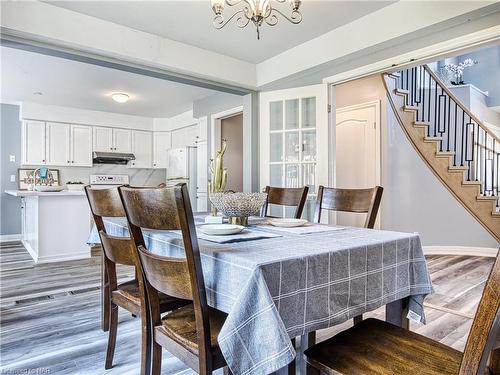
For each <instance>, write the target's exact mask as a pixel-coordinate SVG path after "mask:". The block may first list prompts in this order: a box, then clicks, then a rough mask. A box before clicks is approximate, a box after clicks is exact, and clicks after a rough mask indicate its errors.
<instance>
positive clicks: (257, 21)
mask: <svg viewBox="0 0 500 375" xmlns="http://www.w3.org/2000/svg"><path fill="white" fill-rule="evenodd" d="M274 1H276V2H278V3H286V2H288V3H289V4H290V7H291V8H292V12H291V14H290V16H287V15H285V14H284V13H283V12H281V11H280V10H279V9H277V8H274V7H273V6H272V5H271V0H212V9H213V11H214V13H215V16H214V20H213V23H214V26H215V28H216V29H222V28H223V27H224V26H226V25H227V24H228V23H229V22H230V21H231V20H232V19H233V18H236V25H237V26H238V27H239V28H244V27H246V26H247V25H248V24H249V23H250V21H252V22H253V23H254V25H255V27H256V28H257V39H260V27H261V26H262V24H263V23H264V22H265V23H266V24H267V25H269V26H275V25H276V24H277V23H278V20H279V18H278V15H281V16H282V17H283V18H285V19H286V20H288V21H290V22H291V23H293V24H298V23H300V21H302V14H301V13H300V11H299V7H300V3H301V0H274ZM224 4H227V5H229V6H231V7H232V6H235V5H238V4H242V8H241V9H239V10H237V11H236V12H235V13H233V15H232V16H231V17H229V18H228V19H227V20H225V19H224V16H223V15H222V11H223V10H224Z"/></svg>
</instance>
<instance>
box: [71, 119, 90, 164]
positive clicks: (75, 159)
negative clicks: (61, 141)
mask: <svg viewBox="0 0 500 375" xmlns="http://www.w3.org/2000/svg"><path fill="white" fill-rule="evenodd" d="M71 165H73V166H75V167H91V166H92V128H91V127H90V126H83V125H71Z"/></svg>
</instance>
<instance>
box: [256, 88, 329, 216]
mask: <svg viewBox="0 0 500 375" xmlns="http://www.w3.org/2000/svg"><path fill="white" fill-rule="evenodd" d="M328 137H329V132H328V91H327V85H324V84H321V85H312V86H305V87H298V88H293V89H286V90H279V91H270V92H263V93H261V94H260V138H259V139H260V187H261V188H264V187H265V186H266V185H271V186H281V187H302V186H304V185H307V186H309V198H310V199H309V201H308V203H307V205H306V208H305V213H304V217H305V218H307V219H309V220H311V219H312V218H313V213H314V201H315V199H314V198H315V196H316V192H317V188H318V186H319V185H328V179H329V176H328V160H329V155H328V139H329V138H328ZM294 211H295V208H294V207H293V208H282V207H270V214H271V215H273V216H283V215H286V216H290V215H291V214H292V213H293V212H294ZM325 216H326V215H325Z"/></svg>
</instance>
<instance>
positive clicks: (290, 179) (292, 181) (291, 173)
mask: <svg viewBox="0 0 500 375" xmlns="http://www.w3.org/2000/svg"><path fill="white" fill-rule="evenodd" d="M285 169H286V171H285V187H292V188H296V187H299V177H300V176H299V165H298V164H287V165H286V167H285Z"/></svg>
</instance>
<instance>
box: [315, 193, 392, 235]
mask: <svg viewBox="0 0 500 375" xmlns="http://www.w3.org/2000/svg"><path fill="white" fill-rule="evenodd" d="M383 190H384V189H383V188H382V187H381V186H375V187H374V188H371V189H339V188H329V187H324V186H320V187H319V188H318V197H317V199H316V211H315V215H314V221H315V222H317V223H319V222H320V220H321V211H322V210H331V211H342V212H355V213H366V214H367V215H366V220H365V228H373V227H374V225H375V220H376V218H377V213H378V209H379V206H380V201H381V200H382V192H383Z"/></svg>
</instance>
